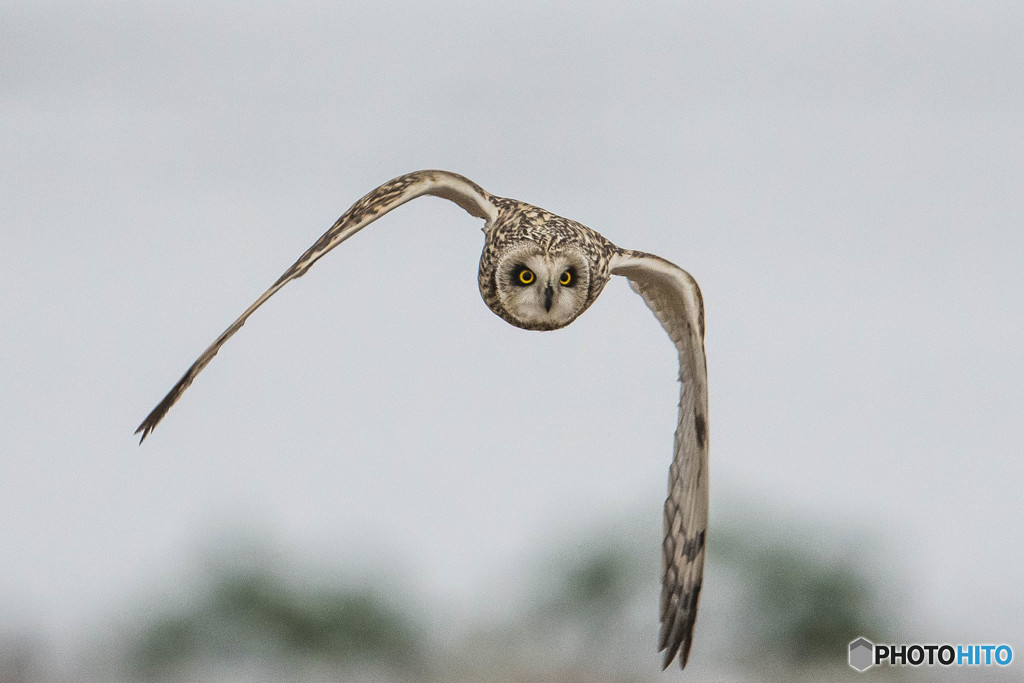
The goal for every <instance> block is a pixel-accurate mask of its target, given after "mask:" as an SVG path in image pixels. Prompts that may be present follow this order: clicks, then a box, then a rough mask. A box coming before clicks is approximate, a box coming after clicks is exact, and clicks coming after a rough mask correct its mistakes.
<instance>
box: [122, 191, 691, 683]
mask: <svg viewBox="0 0 1024 683" xmlns="http://www.w3.org/2000/svg"><path fill="white" fill-rule="evenodd" d="M425 194H430V195H434V196H438V197H442V198H444V199H449V200H451V201H453V202H455V203H456V204H458V205H459V206H461V207H462V208H463V209H465V210H466V211H468V212H469V213H470V214H471V215H473V216H476V217H478V218H483V219H484V220H485V221H486V224H485V226H484V234H485V240H484V248H483V253H482V254H481V257H480V269H479V278H478V280H479V286H480V294H481V295H482V296H483V299H484V302H485V303H486V304H487V306H488V307H489V308H490V309H491V310H492V311H494V313H495V314H497V315H498V316H500V317H501V318H502V319H504V320H505V321H507V322H509V323H510V324H512V325H515V326H517V327H521V328H524V329H530V330H553V329H558V328H561V327H565V326H566V325H568V324H569V323H571V322H572V321H573V320H575V319H576V318H577V317H578V316H579V315H580V314H581V313H583V312H584V311H585V310H587V308H589V307H590V305H591V304H593V303H594V301H595V300H596V299H597V297H598V295H600V293H601V291H602V290H603V289H604V287H605V285H606V284H607V283H608V280H609V279H610V278H611V275H622V276H625V277H626V278H628V279H629V283H630V286H631V287H632V288H633V289H634V290H635V291H636V292H637V293H639V294H640V295H641V296H642V297H643V299H644V301H645V302H646V303H647V305H648V307H650V309H651V310H652V311H653V312H654V315H655V316H656V317H657V318H658V320H659V321H660V322H661V324H662V326H663V327H664V328H665V331H666V332H667V333H668V335H669V337H670V338H671V339H672V342H673V343H674V344H675V346H676V351H677V353H678V356H679V380H680V383H681V385H682V386H681V391H680V400H679V420H678V423H677V427H676V432H675V442H674V457H673V460H672V464H671V466H670V467H669V493H668V497H667V499H666V500H665V516H664V526H665V529H664V530H665V540H664V544H663V546H662V577H663V582H662V596H661V636H660V642H659V650H662V651H663V652H664V657H663V661H662V666H663V667H667V666H668V665H669V664H670V663H671V662H672V660H673V659H674V658H675V657H676V656H677V655H678V657H679V663H680V666H683V667H685V666H686V662H687V659H688V657H689V653H690V646H691V644H692V638H693V626H694V620H695V619H696V617H697V603H698V600H699V598H700V590H701V584H702V581H703V572H704V554H705V549H704V539H705V534H706V532H707V513H708V488H707V486H708V483H707V482H708V480H707V463H708V460H707V457H708V426H707V425H708V422H707V414H708V412H707V409H708V405H707V364H706V362H705V357H704V305H703V299H702V298H701V294H700V289H699V288H698V287H697V283H696V282H695V281H694V280H693V278H692V277H690V275H689V274H688V273H686V272H685V271H684V270H682V269H680V268H678V267H677V266H675V265H673V264H671V263H669V262H668V261H666V260H664V259H662V258H660V257H657V256H653V255H651V254H645V253H643V252H639V251H632V250H628V249H620V248H618V247H616V246H615V245H614V244H612V243H611V242H609V241H608V240H607V239H605V238H604V237H603V236H602V235H601V234H599V233H597V232H596V231H594V230H591V229H590V228H588V227H586V226H585V225H581V224H580V223H577V222H575V221H572V220H569V219H567V218H562V217H561V216H557V215H555V214H553V213H550V212H549V211H545V210H544V209H541V208H538V207H536V206H532V205H530V204H525V203H523V202H519V201H516V200H514V199H504V198H501V197H495V196H493V195H491V194H489V193H488V192H486V191H485V190H484V189H483V188H481V187H480V186H479V185H477V184H476V183H474V182H472V181H470V180H468V179H467V178H464V177H463V176H460V175H458V174H456V173H450V172H448V171H417V172H415V173H409V174H407V175H403V176H400V177H398V178H395V179H394V180H391V181H389V182H387V183H384V184H383V185H381V186H380V187H378V188H377V189H375V190H373V191H372V192H370V193H369V194H367V195H366V196H365V197H363V198H362V199H360V200H359V201H358V202H356V203H355V204H353V205H352V207H351V208H350V209H349V210H348V211H346V212H345V213H344V214H342V216H341V217H340V218H339V219H338V220H337V222H335V224H334V225H333V226H332V227H331V229H330V230H328V231H327V232H325V233H324V234H323V235H322V236H321V237H320V239H318V240H317V241H316V242H315V243H314V244H313V246H311V247H310V248H309V249H307V250H306V252H305V253H303V254H302V256H300V257H299V259H298V260H297V261H296V262H295V263H294V264H292V266H291V267H289V268H288V270H286V271H285V272H284V274H282V275H281V277H280V278H278V280H277V281H276V282H275V283H274V284H273V285H271V287H270V289H268V290H267V291H266V292H264V293H263V294H262V295H260V297H259V298H258V299H257V300H256V301H255V302H253V304H252V305H251V306H250V307H249V308H248V309H246V310H245V312H244V313H242V315H241V316H239V317H238V319H237V320H235V321H234V322H233V323H232V324H231V326H230V327H228V329H226V330H225V331H224V332H223V333H221V335H220V336H219V337H217V339H216V340H214V342H213V344H211V345H210V346H209V347H208V348H207V349H206V350H205V351H204V352H203V353H202V354H201V355H200V356H199V358H198V359H196V361H195V362H194V363H193V364H192V366H191V367H190V368H189V369H188V370H187V371H186V372H185V374H184V375H183V376H182V378H181V379H180V380H179V381H178V383H177V384H175V385H174V387H173V388H172V389H171V391H170V392H169V393H168V394H167V396H165V397H164V399H163V400H162V401H160V403H159V404H158V405H157V406H156V408H154V409H153V411H152V412H151V413H150V414H149V415H148V416H147V417H146V419H145V420H143V421H142V424H140V425H139V428H138V429H137V430H136V432H135V433H136V434H139V433H141V434H142V437H141V439H140V443H141V441H142V440H145V438H146V437H147V436H148V435H149V433H150V432H152V431H153V429H154V428H155V427H156V425H157V424H158V423H159V422H160V421H161V420H162V419H163V417H164V415H166V414H167V411H168V410H170V408H171V406H173V405H174V404H175V403H176V402H177V401H178V399H179V398H180V397H181V395H182V393H184V391H185V390H186V389H187V388H188V387H189V385H191V384H192V381H193V380H194V379H195V378H196V376H197V375H198V374H199V373H200V372H201V371H202V369H203V368H204V367H206V365H207V364H208V363H209V362H210V361H211V360H212V359H213V357H214V356H215V355H217V352H218V351H219V350H220V348H221V346H223V345H224V343H225V342H226V341H227V340H228V339H229V338H231V336H232V335H233V334H235V332H237V331H238V330H239V329H240V328H241V327H242V325H244V324H245V321H246V320H247V319H248V317H249V316H250V315H252V313H253V312H254V311H255V310H256V309H257V308H259V307H260V306H261V305H263V303H264V302H265V301H266V300H267V299H269V298H270V297H271V296H273V295H274V293H275V292H277V290H279V289H280V288H281V287H283V286H284V285H285V284H287V283H288V282H290V281H291V280H294V279H295V278H297V277H301V276H302V275H303V274H305V273H306V271H307V270H309V268H310V267H311V266H312V265H313V264H314V263H316V261H317V260H319V259H320V257H322V256H323V255H324V254H326V253H327V252H328V251H330V250H331V249H333V248H334V247H336V246H338V245H339V244H341V243H342V242H344V241H345V240H346V239H348V238H349V237H351V236H352V235H354V234H355V233H356V232H358V231H359V230H361V229H362V228H364V227H365V226H367V225H369V224H370V223H372V222H373V221H374V220H376V219H377V218H379V217H381V216H382V215H384V214H386V213H387V212H389V211H391V210H392V209H394V208H396V207H398V206H400V205H402V204H404V203H405V202H407V201H409V200H410V199H413V198H415V197H419V196H421V195H425Z"/></svg>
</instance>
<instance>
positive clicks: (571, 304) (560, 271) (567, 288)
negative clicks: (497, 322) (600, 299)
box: [484, 240, 593, 330]
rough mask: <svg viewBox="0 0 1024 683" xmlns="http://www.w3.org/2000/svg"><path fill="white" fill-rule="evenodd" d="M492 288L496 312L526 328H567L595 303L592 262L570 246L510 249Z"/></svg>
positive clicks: (525, 244)
mask: <svg viewBox="0 0 1024 683" xmlns="http://www.w3.org/2000/svg"><path fill="white" fill-rule="evenodd" d="M488 284H491V283H488ZM493 286H494V290H495V294H496V295H497V296H496V301H494V302H493V303H491V302H490V301H489V302H488V303H489V305H490V306H491V308H492V310H494V312H495V313H497V314H498V315H500V316H501V317H502V318H504V319H505V320H507V321H508V322H510V323H512V324H513V325H515V326H516V327H521V328H523V329H527V330H556V329H558V328H560V327H565V326H566V325H568V324H569V323H571V322H572V321H573V320H575V319H576V317H577V316H579V314H580V313H582V312H583V311H585V310H586V309H587V307H588V306H589V305H590V303H591V302H592V301H593V297H592V296H591V264H590V261H589V260H588V259H587V258H586V256H585V254H584V252H583V251H582V250H581V249H580V248H579V247H578V246H577V245H574V244H571V243H564V242H563V243H562V244H560V245H557V246H552V245H550V244H548V245H544V244H540V243H538V242H534V241H532V240H522V241H519V242H516V243H513V244H511V245H508V246H507V247H506V248H505V249H503V250H502V251H501V253H500V255H499V257H498V259H497V263H496V265H495V268H494V272H493ZM484 299H485V300H487V299H489V297H487V296H486V294H485V296H484Z"/></svg>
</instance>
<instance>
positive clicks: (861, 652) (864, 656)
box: [850, 637, 875, 671]
mask: <svg viewBox="0 0 1024 683" xmlns="http://www.w3.org/2000/svg"><path fill="white" fill-rule="evenodd" d="M874 660H875V644H874V643H872V642H871V641H870V640H868V639H867V638H864V637H860V638H858V639H857V640H854V641H852V642H851V643H850V666H852V667H853V668H854V669H856V670H857V671H866V670H867V669H870V668H871V667H872V666H874V664H875V661H874Z"/></svg>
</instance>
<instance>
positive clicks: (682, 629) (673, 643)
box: [658, 583, 701, 671]
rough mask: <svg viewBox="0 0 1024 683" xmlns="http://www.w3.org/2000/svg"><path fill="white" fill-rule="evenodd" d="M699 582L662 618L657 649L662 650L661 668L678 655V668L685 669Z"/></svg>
mask: <svg viewBox="0 0 1024 683" xmlns="http://www.w3.org/2000/svg"><path fill="white" fill-rule="evenodd" d="M700 589H701V584H700V583H698V584H697V585H696V586H695V587H694V588H693V589H691V590H690V591H689V593H688V594H687V596H686V598H685V600H683V602H682V604H680V605H678V606H677V607H676V608H675V609H674V610H673V611H670V612H668V614H666V615H665V617H663V619H662V624H661V626H662V631H661V642H660V643H659V647H658V649H659V650H661V651H664V653H665V654H664V656H663V657H662V660H661V670H662V671H664V670H665V669H667V668H668V665H669V664H671V663H672V660H673V659H675V657H676V654H678V655H679V668H680V669H685V668H686V663H687V662H688V661H689V660H690V646H691V645H693V626H694V624H695V623H696V621H697V604H698V601H699V600H700Z"/></svg>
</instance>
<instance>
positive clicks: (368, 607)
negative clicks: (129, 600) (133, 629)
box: [128, 569, 422, 678]
mask: <svg viewBox="0 0 1024 683" xmlns="http://www.w3.org/2000/svg"><path fill="white" fill-rule="evenodd" d="M165 611H167V612H171V611H172V610H165ZM421 649H422V647H421V644H420V642H419V633H418V631H417V630H416V629H415V628H414V627H413V626H412V625H411V624H409V623H408V622H407V620H406V619H405V618H404V617H403V616H402V614H401V613H400V612H399V610H398V609H397V608H396V607H393V606H391V605H389V604H388V603H387V602H385V601H384V600H383V599H382V598H381V597H379V596H378V595H377V594H376V593H375V592H373V591H370V590H363V591H357V592H339V591H334V590H327V589H314V590H308V589H307V590H299V589H297V588H294V587H290V586H288V585H287V584H286V583H285V582H284V581H283V580H281V579H280V578H279V577H277V576H275V575H274V574H272V573H270V572H268V571H265V570H258V569H252V570H249V571H246V572H237V573H231V574H228V575H226V576H223V577H220V578H218V579H217V580H216V581H215V583H214V584H213V586H212V588H211V589H210V590H209V591H208V592H207V593H206V594H205V595H203V596H201V598H200V601H199V603H198V604H197V605H196V606H195V607H194V608H192V609H190V610H188V611H186V612H184V613H177V614H174V615H173V616H165V617H163V618H160V619H158V620H156V621H155V623H153V624H152V625H150V626H149V627H147V628H146V629H144V630H143V632H142V633H141V634H140V635H139V636H138V637H137V638H136V639H135V641H134V642H133V643H132V644H131V646H130V647H129V651H128V661H129V667H128V668H129V670H130V671H131V672H133V673H134V674H135V675H138V676H140V677H142V678H160V677H164V676H167V675H172V674H174V672H176V671H178V670H180V669H182V668H183V667H185V666H187V665H188V664H190V663H191V662H194V661H195V660H203V659H221V660H244V659H247V658H262V657H267V656H270V657H274V658H280V659H285V660H289V659H293V660H301V659H315V660H320V661H322V662H325V663H328V664H340V663H343V662H349V661H369V662H376V663H379V664H385V665H387V666H389V667H394V668H396V669H410V668H412V667H415V666H416V665H417V664H418V663H419V661H420V659H421V654H420V652H421Z"/></svg>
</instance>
